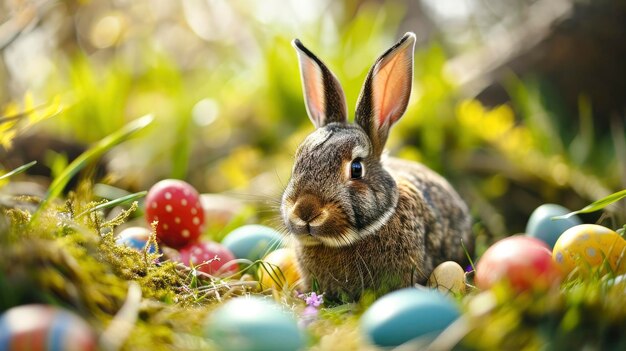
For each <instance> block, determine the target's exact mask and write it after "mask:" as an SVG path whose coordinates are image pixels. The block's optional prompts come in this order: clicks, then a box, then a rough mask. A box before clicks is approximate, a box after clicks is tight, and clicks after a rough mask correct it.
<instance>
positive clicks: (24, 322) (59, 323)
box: [0, 304, 97, 351]
mask: <svg viewBox="0 0 626 351" xmlns="http://www.w3.org/2000/svg"><path fill="white" fill-rule="evenodd" d="M96 345H97V342H96V337H95V334H94V333H93V331H92V329H91V327H90V326H89V325H88V324H87V323H86V322H85V321H84V320H83V319H82V318H80V317H79V316H77V315H76V314H74V313H72V312H70V311H67V310H64V309H61V308H57V307H52V306H47V305H37V304H33V305H22V306H17V307H13V308H11V309H9V310H7V311H6V312H4V314H3V315H2V316H1V317H0V350H7V351H26V350H28V351H49V350H67V351H87V350H89V351H91V350H96Z"/></svg>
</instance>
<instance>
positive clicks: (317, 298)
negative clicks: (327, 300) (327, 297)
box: [305, 292, 324, 307]
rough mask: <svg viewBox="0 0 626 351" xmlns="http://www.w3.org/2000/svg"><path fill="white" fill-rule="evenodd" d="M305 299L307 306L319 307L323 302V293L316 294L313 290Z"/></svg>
mask: <svg viewBox="0 0 626 351" xmlns="http://www.w3.org/2000/svg"><path fill="white" fill-rule="evenodd" d="M305 301H306V304H307V305H308V306H313V307H320V305H321V304H323V303H324V296H323V294H322V295H317V294H316V293H315V292H312V293H311V295H309V296H307V297H306V299H305Z"/></svg>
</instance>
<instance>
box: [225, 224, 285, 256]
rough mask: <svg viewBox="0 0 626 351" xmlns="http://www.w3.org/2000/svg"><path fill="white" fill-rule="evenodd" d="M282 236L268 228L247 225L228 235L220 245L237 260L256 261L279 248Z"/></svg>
mask: <svg viewBox="0 0 626 351" xmlns="http://www.w3.org/2000/svg"><path fill="white" fill-rule="evenodd" d="M281 243H282V236H281V235H280V234H279V233H278V232H277V231H275V230H274V229H272V228H270V227H266V226H264V225H258V224H249V225H244V226H242V227H239V228H237V229H235V230H233V231H232V232H230V233H228V235H226V237H225V238H224V240H222V245H224V246H226V247H227V248H228V249H229V250H230V251H231V252H232V253H233V254H235V257H237V258H246V259H248V260H251V261H256V260H258V259H260V258H261V257H263V256H265V255H267V254H268V253H269V252H271V251H273V250H275V249H276V248H278V247H280V245H281Z"/></svg>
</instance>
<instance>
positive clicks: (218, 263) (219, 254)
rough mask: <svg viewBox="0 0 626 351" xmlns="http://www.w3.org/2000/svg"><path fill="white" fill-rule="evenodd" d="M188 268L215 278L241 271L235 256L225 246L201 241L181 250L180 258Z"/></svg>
mask: <svg viewBox="0 0 626 351" xmlns="http://www.w3.org/2000/svg"><path fill="white" fill-rule="evenodd" d="M178 259H179V260H180V261H181V262H182V263H184V264H185V265H186V266H189V267H194V268H195V269H197V270H199V271H200V272H204V273H207V274H210V275H214V276H220V277H223V276H228V275H232V274H236V273H237V272H238V271H239V268H238V267H237V263H236V262H234V261H233V260H234V259H235V256H234V255H233V254H232V253H231V252H230V251H229V250H228V249H227V248H225V247H224V246H222V245H220V244H218V243H216V242H212V241H201V242H196V243H192V244H190V245H187V246H185V247H184V248H182V249H180V256H179V258H178Z"/></svg>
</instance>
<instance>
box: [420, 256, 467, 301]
mask: <svg viewBox="0 0 626 351" xmlns="http://www.w3.org/2000/svg"><path fill="white" fill-rule="evenodd" d="M428 286H430V287H431V288H437V289H438V290H439V291H441V292H443V293H448V292H451V293H453V294H459V293H464V292H465V272H464V271H463V268H462V267H461V266H459V264H458V263H456V262H453V261H446V262H443V263H441V264H440V265H438V266H437V267H436V268H435V269H434V270H433V272H432V273H431V274H430V278H428Z"/></svg>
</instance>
